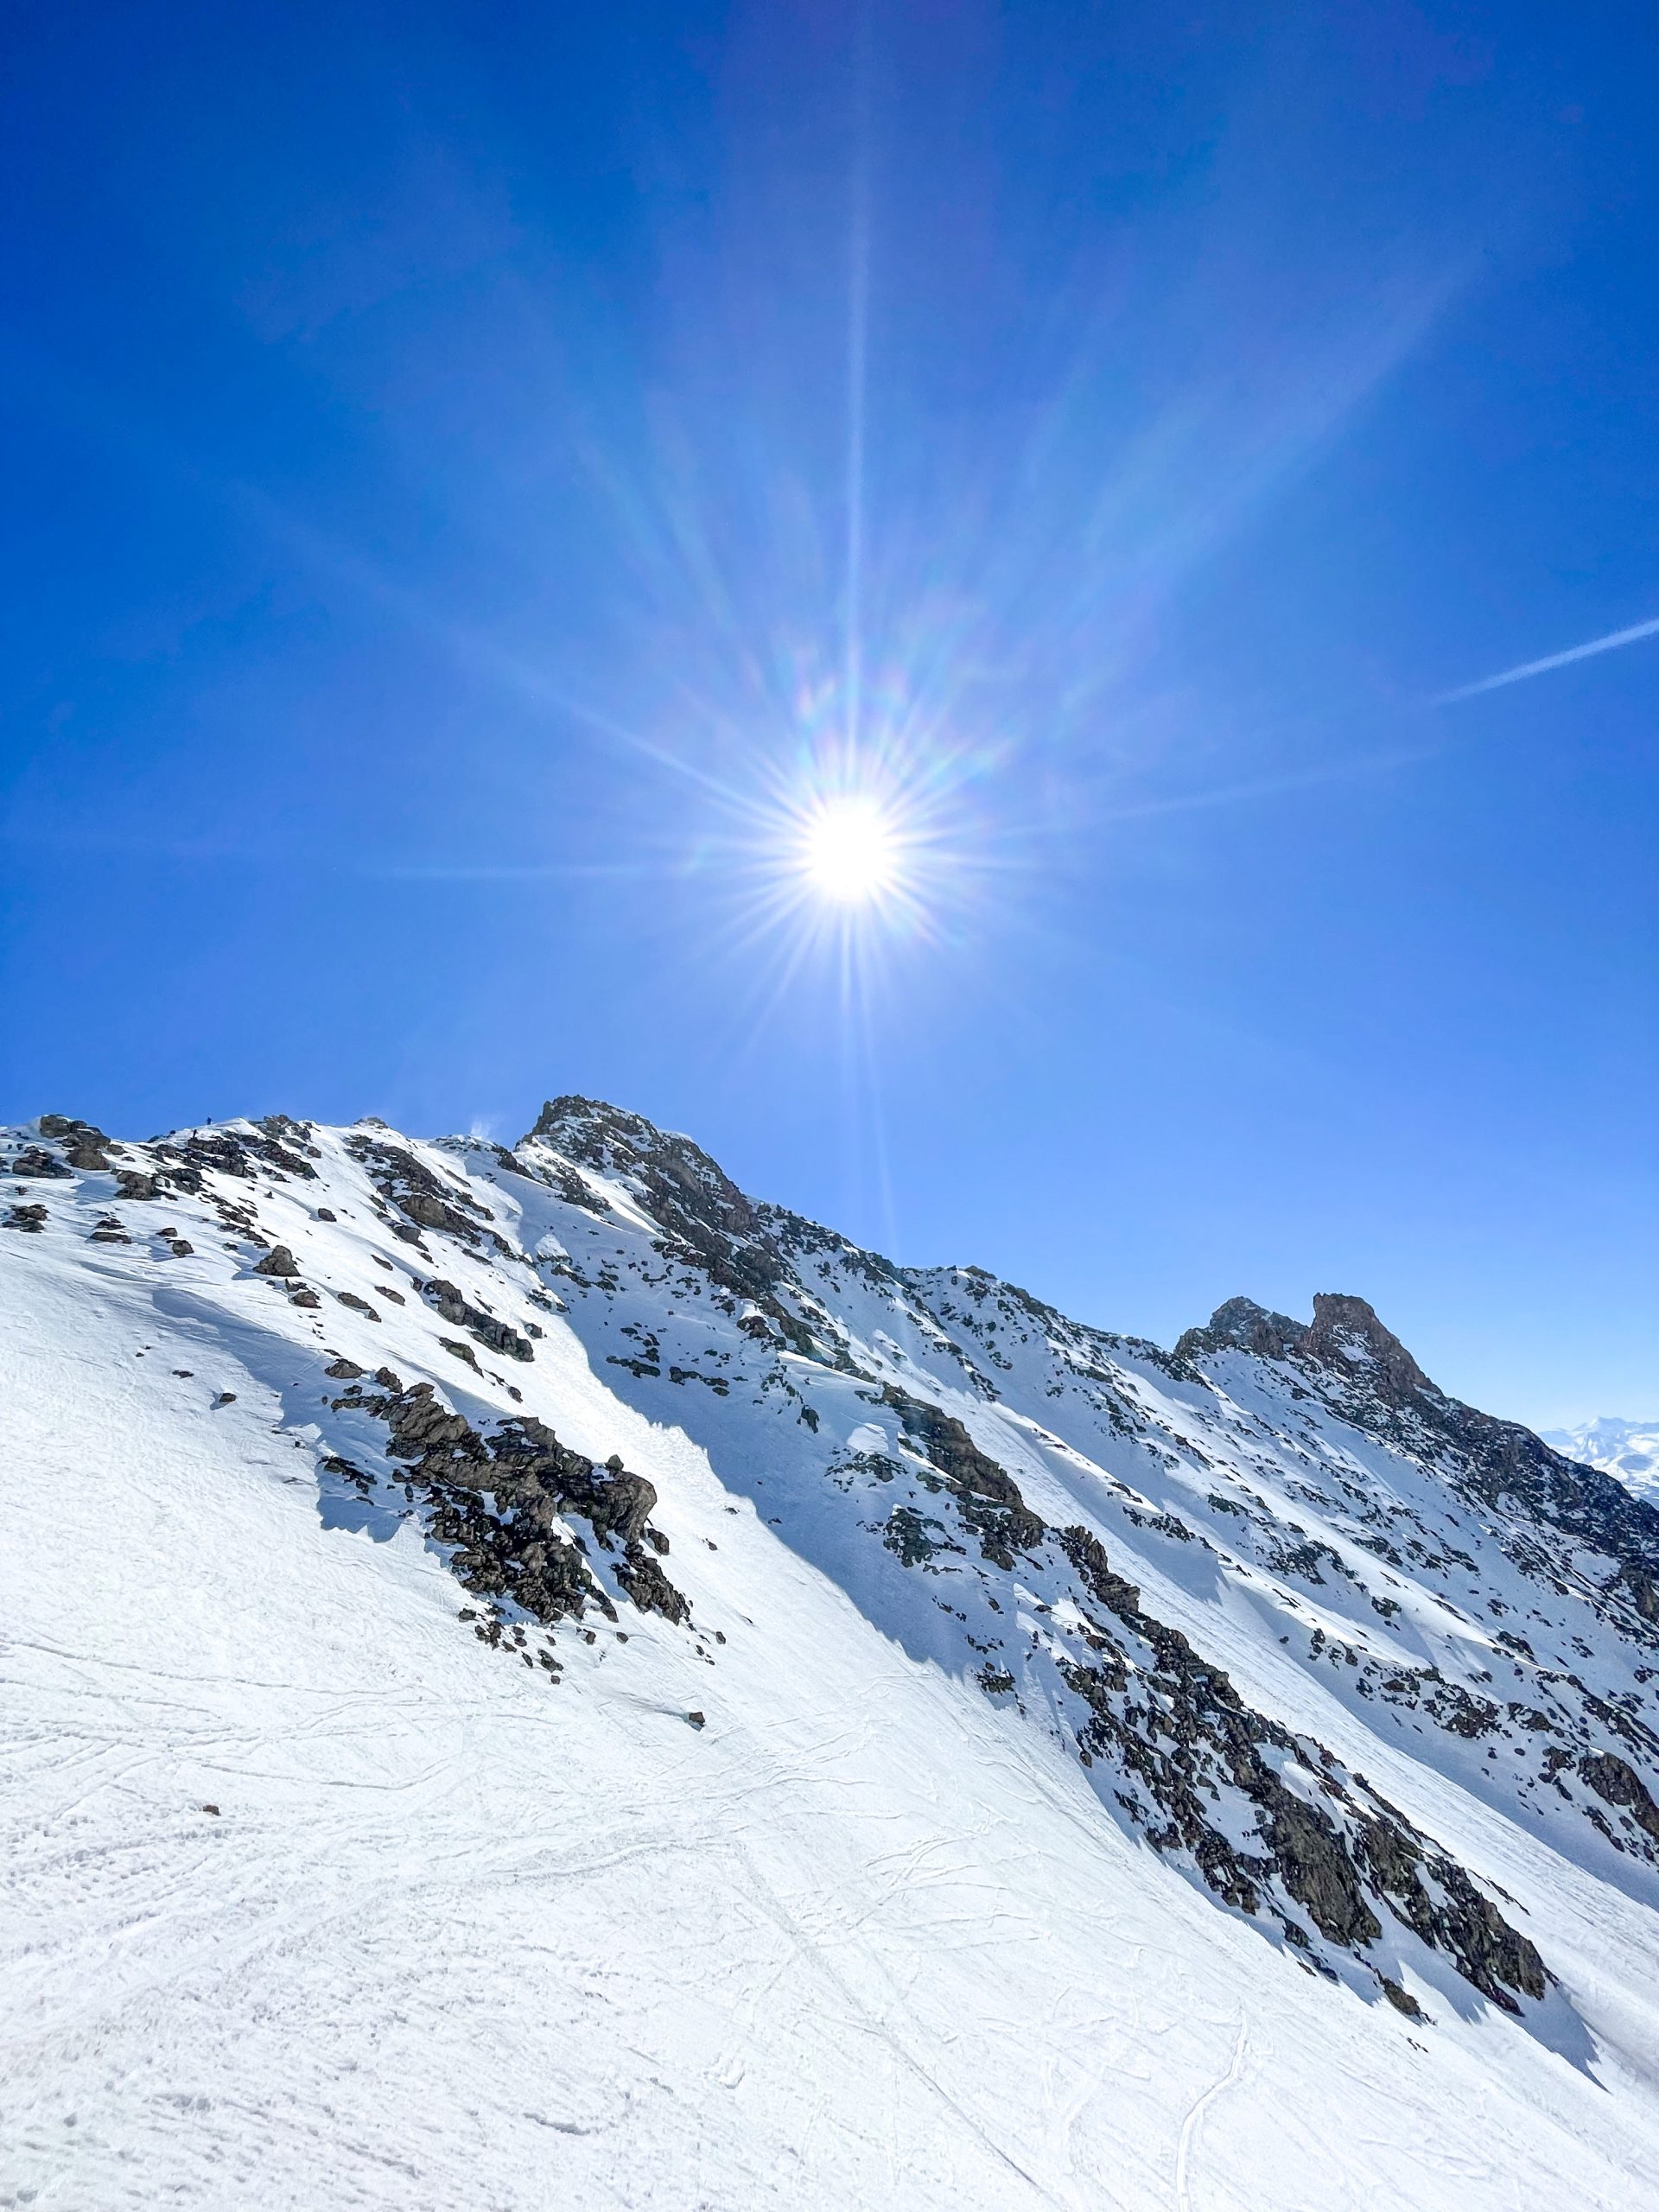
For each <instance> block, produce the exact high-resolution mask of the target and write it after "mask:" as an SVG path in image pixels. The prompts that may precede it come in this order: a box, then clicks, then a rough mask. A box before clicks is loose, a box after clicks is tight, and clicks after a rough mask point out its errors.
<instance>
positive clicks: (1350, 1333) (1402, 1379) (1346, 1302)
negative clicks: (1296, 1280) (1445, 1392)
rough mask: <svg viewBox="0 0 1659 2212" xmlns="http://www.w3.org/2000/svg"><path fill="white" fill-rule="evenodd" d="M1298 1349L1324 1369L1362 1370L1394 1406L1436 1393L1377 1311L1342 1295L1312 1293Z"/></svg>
mask: <svg viewBox="0 0 1659 2212" xmlns="http://www.w3.org/2000/svg"><path fill="white" fill-rule="evenodd" d="M1300 1350H1301V1351H1302V1352H1303V1354H1304V1356H1305V1357H1307V1358H1309V1359H1316V1360H1318V1361H1319V1363H1321V1365H1323V1366H1331V1365H1332V1364H1333V1363H1337V1362H1340V1363H1342V1364H1343V1365H1344V1366H1345V1367H1347V1368H1348V1369H1350V1370H1363V1373H1364V1376H1365V1379H1366V1380H1367V1381H1369V1382H1370V1384H1371V1386H1372V1388H1373V1389H1376V1392H1377V1393H1378V1395H1380V1396H1382V1397H1384V1398H1387V1399H1388V1400H1389V1402H1390V1403H1392V1404H1395V1405H1398V1404H1399V1403H1401V1402H1402V1400H1404V1399H1406V1398H1408V1397H1412V1396H1414V1395H1416V1393H1417V1392H1418V1391H1419V1390H1425V1389H1427V1390H1432V1389H1433V1383H1430V1381H1429V1379H1428V1377H1427V1376H1426V1375H1425V1374H1424V1372H1423V1370H1422V1369H1421V1367H1419V1366H1418V1364H1417V1363H1416V1361H1415V1360H1414V1358H1413V1357H1412V1356H1411V1354H1410V1353H1409V1352H1408V1351H1407V1350H1406V1348H1405V1346H1404V1344H1402V1343H1401V1341H1400V1339H1399V1338H1398V1337H1396V1336H1395V1334H1394V1332H1393V1331H1392V1330H1391V1329H1386V1328H1384V1326H1383V1324H1382V1322H1381V1321H1379V1320H1378V1319H1377V1318H1376V1310H1375V1308H1374V1307H1372V1306H1370V1305H1368V1304H1367V1303H1366V1301H1365V1300H1364V1299H1363V1298H1354V1297H1351V1296H1349V1295H1348V1294H1345V1293H1344V1292H1341V1291H1327V1290H1321V1291H1316V1292H1315V1293H1314V1294H1313V1323H1312V1325H1311V1326H1310V1327H1309V1328H1308V1329H1307V1330H1306V1332H1304V1333H1303V1337H1302V1341H1301V1345H1300Z"/></svg>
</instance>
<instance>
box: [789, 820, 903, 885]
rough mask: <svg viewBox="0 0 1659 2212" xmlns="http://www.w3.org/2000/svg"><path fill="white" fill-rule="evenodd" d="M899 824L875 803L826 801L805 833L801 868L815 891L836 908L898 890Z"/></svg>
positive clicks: (899, 858) (802, 844) (900, 863)
mask: <svg viewBox="0 0 1659 2212" xmlns="http://www.w3.org/2000/svg"><path fill="white" fill-rule="evenodd" d="M902 844H903V841H902V839H901V837H900V836H899V829H898V825H897V823H895V822H894V821H893V818H892V817H891V816H890V815H888V814H887V812H886V811H885V810H883V809H882V808H881V806H880V804H878V803H877V802H876V801H875V800H874V799H871V798H833V799H823V800H821V801H820V802H819V803H818V804H817V806H816V807H815V808H814V809H813V810H812V812H811V814H810V816H809V817H808V818H807V821H806V823H804V828H803V833H802V837H801V848H800V865H801V870H802V873H803V874H804V876H805V877H806V880H807V881H808V883H809V884H810V887H811V888H812V890H813V891H814V892H815V893H817V896H818V897H819V898H821V899H828V900H830V901H831V902H833V903H834V904H835V905H836V906H866V905H868V904H869V903H870V902H871V901H872V900H874V899H880V898H881V897H882V896H883V895H884V894H886V893H891V892H893V891H894V890H896V889H897V888H898V887H899V879H900V874H901V871H902V861H903V855H902Z"/></svg>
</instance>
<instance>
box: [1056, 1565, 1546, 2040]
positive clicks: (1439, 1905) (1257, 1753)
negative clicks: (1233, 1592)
mask: <svg viewBox="0 0 1659 2212" xmlns="http://www.w3.org/2000/svg"><path fill="white" fill-rule="evenodd" d="M1058 1541H1059V1544H1060V1547H1061V1548H1062V1550H1063V1551H1064V1552H1065V1554H1066V1556H1067V1558H1068V1559H1069V1560H1071V1564H1072V1566H1073V1567H1074V1568H1075V1569H1076V1570H1077V1575H1078V1579H1079V1580H1080V1581H1081V1583H1082V1584H1083V1586H1084V1590H1085V1591H1086V1592H1088V1593H1089V1594H1090V1595H1091V1596H1092V1597H1093V1598H1095V1599H1096V1600H1097V1601H1098V1602H1099V1603H1100V1604H1101V1605H1103V1606H1104V1607H1105V1608H1106V1609H1107V1611H1109V1613H1111V1614H1112V1615H1113V1616H1114V1617H1115V1618H1116V1620H1117V1621H1118V1622H1119V1623H1120V1624H1122V1626H1123V1627H1124V1628H1126V1629H1128V1630H1129V1631H1130V1633H1131V1634H1132V1635H1133V1636H1134V1637H1136V1638H1137V1639H1138V1640H1139V1641H1140V1643H1141V1645H1142V1646H1143V1647H1144V1648H1145V1649H1146V1651H1147V1654H1148V1656H1149V1658H1150V1662H1151V1664H1150V1666H1148V1665H1147V1662H1146V1661H1144V1660H1143V1661H1142V1662H1141V1666H1140V1668H1139V1669H1138V1670H1136V1671H1134V1672H1132V1671H1131V1670H1130V1669H1129V1668H1128V1666H1127V1665H1126V1663H1125V1655H1124V1654H1123V1653H1122V1651H1121V1649H1118V1648H1117V1647H1116V1646H1115V1645H1114V1644H1113V1643H1112V1642H1111V1639H1110V1638H1109V1637H1108V1636H1107V1635H1106V1634H1105V1632H1104V1631H1103V1630H1102V1631H1099V1634H1100V1637H1101V1649H1103V1650H1104V1651H1106V1652H1107V1653H1108V1654H1109V1657H1108V1660H1107V1662H1106V1663H1105V1664H1103V1665H1101V1666H1097V1667H1093V1668H1088V1669H1084V1668H1077V1667H1072V1668H1067V1669H1062V1671H1063V1673H1064V1675H1065V1679H1066V1681H1067V1682H1068V1684H1069V1686H1070V1687H1071V1688H1073V1689H1075V1690H1076V1691H1077V1694H1079V1695H1080V1696H1082V1697H1083V1698H1084V1700H1085V1701H1086V1702H1087V1704H1088V1705H1089V1707H1090V1714H1091V1718H1090V1723H1089V1725H1088V1726H1086V1727H1085V1728H1084V1731H1083V1732H1081V1733H1080V1736H1079V1742H1080V1743H1081V1744H1082V1745H1084V1748H1085V1749H1086V1750H1087V1751H1090V1753H1091V1755H1093V1756H1095V1757H1100V1756H1103V1755H1107V1754H1115V1755H1116V1758H1117V1759H1118V1761H1119V1762H1120V1764H1122V1765H1123V1766H1124V1767H1125V1768H1126V1769H1127V1770H1128V1771H1129V1772H1130V1773H1131V1774H1132V1775H1133V1776H1135V1777H1136V1779H1137V1780H1139V1781H1140V1782H1141V1784H1142V1785H1143V1786H1144V1787H1145V1789H1147V1793H1148V1795H1149V1796H1151V1798H1152V1800H1153V1802H1154V1804H1155V1805H1156V1807H1157V1808H1159V1810H1160V1813H1161V1814H1162V1815H1163V1819H1162V1821H1161V1824H1160V1825H1158V1826H1151V1825H1148V1828H1147V1834H1148V1840H1150V1841H1151V1842H1153V1843H1154V1845H1155V1846H1157V1847H1159V1848H1160V1849H1163V1850H1174V1849H1185V1850H1187V1851H1189V1852H1190V1853H1192V1858H1193V1859H1194V1861H1195V1863H1196V1864H1197V1866H1198V1870H1199V1872H1201V1873H1202V1874H1203V1876H1204V1878H1205V1881H1206V1882H1207V1883H1208V1884H1209V1885H1210V1887H1211V1889H1213V1890H1215V1891H1217V1892H1218V1894H1220V1895H1221V1896H1222V1897H1224V1899H1225V1900H1226V1902H1228V1903H1229V1904H1234V1905H1236V1906H1237V1907H1238V1908H1239V1909H1240V1910H1243V1911H1248V1912H1256V1911H1259V1910H1262V1907H1263V1904H1264V1901H1265V1896H1266V1892H1267V1890H1268V1885H1270V1884H1273V1883H1275V1882H1276V1884H1277V1885H1278V1886H1279V1887H1280V1889H1281V1891H1282V1892H1283V1894H1284V1896H1285V1897H1287V1899H1289V1900H1291V1901H1293V1902H1294V1904H1297V1905H1299V1906H1300V1908H1301V1909H1302V1910H1304V1911H1305V1912H1306V1914H1307V1915H1308V1917H1309V1918H1310V1919H1311V1920H1312V1921H1313V1924H1314V1926H1315V1927H1316V1928H1317V1929H1319V1933H1320V1934H1321V1935H1322V1936H1325V1938H1326V1939H1327V1940H1328V1941H1329V1942H1333V1943H1336V1944H1338V1945H1340V1946H1341V1947H1342V1948H1344V1949H1348V1950H1352V1951H1357V1952H1362V1953H1363V1952H1364V1951H1365V1950H1366V1949H1368V1948H1370V1946H1371V1945H1372V1944H1374V1943H1375V1942H1376V1941H1377V1939H1378V1938H1379V1936H1381V1935H1382V1932H1383V1924H1382V1921H1381V1919H1380V1917H1379V1912H1378V1908H1380V1907H1382V1906H1383V1905H1386V1906H1387V1908H1388V1909H1389V1910H1391V1911H1392V1912H1394V1913H1395V1915H1396V1916H1397V1917H1398V1918H1399V1919H1400V1920H1401V1921H1402V1922H1403V1923H1405V1924H1406V1925H1407V1926H1408V1927H1409V1928H1411V1929H1414V1932H1415V1933H1416V1934H1417V1935H1418V1936H1421V1938H1422V1940H1423V1941H1424V1942H1426V1943H1428V1944H1430V1945H1432V1946H1433V1948H1436V1949H1439V1950H1441V1951H1444V1952H1445V1953H1446V1955H1448V1956H1449V1957H1451V1958H1452V1960H1453V1961H1455V1963H1456V1964H1457V1967H1458V1968H1459V1972H1460V1973H1462V1974H1464V1975H1465V1977H1466V1978H1467V1979H1468V1980H1470V1981H1471V1982H1472V1983H1473V1984H1474V1986H1475V1987H1476V1988H1478V1990H1480V1991H1481V1992H1482V1993H1483V1994H1484V1995H1485V1996H1486V1997H1488V1998H1490V1999H1491V2000H1492V2001H1493V2002H1494V2003H1495V2004H1497V2005H1500V2006H1501V2007H1503V2009H1504V2010H1506V2011H1509V2012H1514V2011H1515V2010H1516V1994H1517V1993H1519V1994H1520V1995H1522V1996H1527V1997H1541V1995H1542V1994H1543V1992H1544V1986H1545V1974H1544V1967H1543V1962H1542V1961H1541V1959H1540V1958H1539V1956H1538V1954H1537V1951H1536V1950H1535V1948H1534V1946H1533V1945H1532V1943H1531V1942H1529V1940H1528V1938H1527V1937H1526V1936H1522V1934H1521V1933H1520V1932H1519V1931H1518V1930H1517V1929H1514V1928H1512V1927H1511V1926H1510V1924H1509V1923H1508V1922H1507V1921H1506V1920H1504V1918H1503V1916H1502V1914H1501V1913H1499V1911H1498V1910H1497V1907H1496V1906H1495V1905H1494V1904H1491V1901H1490V1900H1489V1899H1488V1898H1486V1897H1484V1896H1483V1895H1482V1894H1481V1892H1480V1891H1478V1889H1477V1888H1476V1887H1475V1885H1474V1884H1473V1882H1472V1881H1471V1879H1470V1878H1469V1877H1468V1875H1467V1874H1466V1873H1465V1872H1464V1870H1463V1869H1462V1868H1461V1867H1460V1866H1458V1865H1457V1864H1456V1862H1455V1861H1454V1860H1452V1859H1448V1858H1446V1856H1445V1855H1444V1853H1440V1852H1438V1851H1436V1850H1435V1849H1434V1848H1433V1846H1431V1845H1430V1844H1429V1843H1428V1842H1427V1840H1426V1839H1425V1838H1424V1837H1422V1836H1421V1835H1419V1834H1417V1832H1416V1831H1415V1830H1414V1828H1412V1827H1410V1826H1409V1824H1408V1822H1407V1821H1405V1820H1404V1818H1403V1817H1402V1815H1400V1814H1398V1813H1397V1812H1396V1811H1395V1809H1394V1808H1393V1807H1391V1806H1389V1805H1387V1804H1385V1803H1384V1802H1383V1800H1382V1799H1381V1798H1378V1797H1376V1796H1375V1795H1374V1794H1373V1793H1372V1792H1370V1791H1369V1790H1368V1789H1366V1788H1365V1785H1364V1784H1363V1783H1360V1782H1359V1781H1358V1779H1357V1777H1346V1778H1345V1779H1342V1780H1338V1779H1337V1778H1335V1770H1334V1763H1333V1762H1332V1759H1331V1757H1330V1754H1329V1753H1328V1752H1326V1751H1324V1750H1323V1749H1322V1748H1321V1747H1320V1746H1319V1745H1311V1744H1308V1743H1306V1741H1304V1740H1302V1739H1299V1738H1296V1737H1294V1736H1293V1735H1292V1734H1291V1733H1290V1732H1289V1731H1288V1730H1287V1729H1285V1728H1282V1727H1281V1726H1278V1724H1277V1723H1275V1722H1274V1721H1271V1720H1269V1719H1267V1718H1266V1717H1265V1716H1264V1715H1262V1714H1261V1713H1255V1712H1254V1711H1252V1710H1251V1709H1250V1708H1249V1707H1247V1706H1245V1705H1244V1704H1243V1700H1241V1699H1240V1697H1239V1695H1238V1693H1237V1691H1236V1689H1235V1688H1234V1687H1233V1685H1232V1683H1231V1681H1230V1679H1229V1678H1228V1676H1227V1675H1224V1673H1222V1671H1221V1670H1220V1669H1218V1668H1215V1667H1211V1666H1210V1665H1208V1664H1207V1663H1206V1662H1205V1661H1203V1660H1202V1659H1200V1658H1199V1657H1198V1654H1197V1653H1196V1652H1195V1651H1194V1650H1193V1649H1192V1646H1191V1644H1190V1643H1188V1642H1187V1640H1186V1638H1185V1637H1184V1636H1182V1635H1181V1634H1180V1632H1179V1630H1176V1629H1172V1628H1168V1627H1166V1626H1165V1625H1164V1624H1163V1623H1161V1622H1160V1621H1157V1620H1154V1618H1151V1617H1150V1616H1149V1615H1147V1613H1145V1612H1143V1611H1141V1602H1140V1592H1139V1591H1138V1590H1137V1589H1136V1588H1135V1585H1134V1584H1133V1583H1131V1582H1128V1581H1127V1580H1125V1579H1124V1577H1122V1575H1119V1574H1116V1573H1114V1572H1113V1570H1112V1567H1111V1566H1110V1563H1109V1560H1108V1558H1107V1555H1106V1551H1105V1548H1104V1546H1103V1545H1102V1543H1101V1542H1100V1541H1099V1539H1098V1538H1097V1537H1096V1536H1095V1535H1093V1534H1092V1533H1091V1531H1090V1530H1089V1529H1083V1528H1071V1529H1062V1530H1060V1531H1059V1532H1058ZM1143 1697H1144V1698H1145V1700H1146V1701H1145V1702H1144V1703H1143V1702H1142V1698H1143ZM1166 1743H1168V1744H1170V1745H1173V1747H1174V1748H1173V1750H1171V1751H1165V1750H1164V1749H1163V1748H1162V1746H1163V1745H1165V1744H1166ZM1290 1761H1294V1762H1295V1763H1296V1764H1298V1765H1299V1766H1300V1767H1301V1768H1302V1769H1303V1770H1305V1771H1306V1772H1307V1773H1309V1774H1315V1775H1317V1776H1319V1777H1320V1789H1321V1794H1322V1795H1324V1796H1325V1807H1321V1806H1320V1805H1318V1804H1315V1803H1313V1802H1312V1801H1311V1798H1310V1796H1308V1794H1307V1793H1306V1790H1301V1791H1297V1790H1293V1789H1290V1788H1289V1787H1287V1784H1286V1783H1285V1781H1284V1779H1283V1778H1282V1777H1283V1770H1284V1768H1285V1766H1286V1764H1287V1762H1290ZM1206 1770H1208V1773H1209V1776H1210V1777H1211V1781H1212V1783H1230V1784H1231V1785H1232V1786H1233V1787H1235V1788H1236V1789H1241V1790H1242V1791H1243V1793H1244V1795H1245V1796H1246V1797H1247V1798H1249V1800H1250V1801H1251V1802H1252V1803H1253V1804H1254V1805H1255V1808H1256V1831H1257V1837H1258V1839H1259V1841H1260V1843H1261V1845H1262V1849H1261V1850H1260V1851H1253V1850H1249V1849H1247V1848H1245V1847H1241V1846H1239V1845H1237V1844H1235V1843H1233V1842H1232V1841H1230V1840H1229V1839H1228V1838H1227V1837H1226V1836H1224V1835H1223V1834H1221V1832H1220V1831H1219V1830H1218V1829H1217V1827H1215V1825H1214V1824H1213V1822H1212V1821H1211V1818H1210V1816H1209V1810H1208V1804H1207V1801H1206V1797H1205V1794H1204V1789H1203V1784H1204V1782H1205V1773H1206ZM1327 1807H1328V1809H1326V1808H1327ZM1425 1874H1427V1876H1428V1877H1429V1881H1430V1882H1431V1883H1432V1885H1433V1889H1432V1890H1431V1888H1430V1886H1429V1885H1428V1884H1426V1883H1425V1881H1424V1879H1423V1876H1424V1875H1425ZM1280 1917H1281V1925H1284V1926H1285V1928H1286V1932H1287V1934H1291V1932H1292V1929H1291V1924H1290V1923H1287V1921H1286V1918H1285V1916H1284V1915H1283V1914H1282V1913H1281V1916H1280ZM1304 1940H1306V1936H1305V1931H1304Z"/></svg>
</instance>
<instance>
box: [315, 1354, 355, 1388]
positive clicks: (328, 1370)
mask: <svg viewBox="0 0 1659 2212" xmlns="http://www.w3.org/2000/svg"><path fill="white" fill-rule="evenodd" d="M322 1371H323V1373H324V1374H325V1375H328V1376H333V1377H334V1381H335V1382H337V1383H354V1382H355V1381H356V1380H357V1378H358V1376H359V1375H361V1374H362V1372H363V1370H362V1369H361V1368H360V1367H359V1365H358V1363H357V1362H356V1361H355V1360H354V1359H346V1357H344V1356H343V1355H342V1356H341V1357H340V1358H338V1359H334V1360H331V1361H330V1362H329V1363H328V1364H327V1367H325V1368H324V1369H323V1370H322Z"/></svg>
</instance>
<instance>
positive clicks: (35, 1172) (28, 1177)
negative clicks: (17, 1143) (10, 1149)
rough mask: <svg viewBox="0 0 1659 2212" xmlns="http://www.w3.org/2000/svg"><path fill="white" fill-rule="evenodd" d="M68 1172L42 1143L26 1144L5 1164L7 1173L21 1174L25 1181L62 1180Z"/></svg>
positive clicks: (55, 1155)
mask: <svg viewBox="0 0 1659 2212" xmlns="http://www.w3.org/2000/svg"><path fill="white" fill-rule="evenodd" d="M70 1172H71V1171H70V1170H69V1169H68V1168H67V1167H66V1166H64V1164H63V1162H62V1161H61V1160H60V1159H59V1158H58V1156H57V1154H55V1153H51V1152H48V1150H47V1149H46V1147H45V1146H44V1145H38V1144H26V1145H25V1146H24V1147H23V1148H22V1151H21V1152H19V1153H17V1154H14V1156H13V1157H12V1159H11V1160H9V1161H8V1162H7V1165H6V1173H8V1174H9V1175H17V1176H21V1177H22V1179H23V1181H25V1182H37V1183H43V1182H59V1181H63V1180H66V1179H67V1178H68V1176H69V1174H70Z"/></svg>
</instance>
